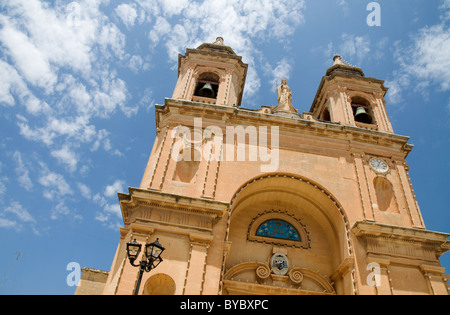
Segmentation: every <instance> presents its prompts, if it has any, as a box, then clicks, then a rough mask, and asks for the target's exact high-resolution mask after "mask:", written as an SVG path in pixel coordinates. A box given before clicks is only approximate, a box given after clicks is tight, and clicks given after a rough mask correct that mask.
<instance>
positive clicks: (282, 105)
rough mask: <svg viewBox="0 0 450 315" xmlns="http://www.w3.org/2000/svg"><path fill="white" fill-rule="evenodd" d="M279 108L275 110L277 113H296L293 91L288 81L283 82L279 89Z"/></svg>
mask: <svg viewBox="0 0 450 315" xmlns="http://www.w3.org/2000/svg"><path fill="white" fill-rule="evenodd" d="M277 95H278V106H277V107H276V108H275V110H274V111H275V112H277V111H283V112H296V110H295V108H294V106H293V105H292V91H291V89H290V88H289V86H288V85H287V80H286V79H283V80H281V85H280V86H279V87H277Z"/></svg>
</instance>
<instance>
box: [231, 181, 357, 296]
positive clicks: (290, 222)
mask: <svg viewBox="0 0 450 315" xmlns="http://www.w3.org/2000/svg"><path fill="white" fill-rule="evenodd" d="M228 215H229V217H228V225H227V236H226V241H227V242H228V244H230V250H229V252H228V255H227V256H226V258H225V260H224V274H223V283H224V286H223V293H224V294H246V293H250V294H255V293H263V294H335V293H336V292H337V291H339V289H336V285H335V284H334V282H335V281H336V279H334V277H335V276H336V275H335V271H336V269H337V268H338V267H339V266H340V265H341V264H342V262H343V261H344V259H345V258H348V257H350V256H352V252H351V248H352V247H351V245H350V236H349V223H348V220H347V217H346V215H345V213H344V211H343V209H342V207H341V205H340V204H339V202H338V201H337V200H336V199H335V198H334V197H333V196H332V195H331V193H330V192H328V191H327V190H326V189H324V188H323V187H321V186H320V185H318V184H317V183H314V182H312V181H310V180H308V179H306V178H302V177H300V176H297V175H291V174H270V175H264V176H261V177H258V178H255V179H253V180H251V181H249V182H247V183H246V184H244V185H243V186H241V188H240V189H239V190H238V191H237V192H236V194H235V195H234V197H233V199H232V201H231V203H230V208H229V213H228ZM338 281H339V279H338ZM337 293H339V292H337Z"/></svg>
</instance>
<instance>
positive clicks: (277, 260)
mask: <svg viewBox="0 0 450 315" xmlns="http://www.w3.org/2000/svg"><path fill="white" fill-rule="evenodd" d="M270 266H271V268H272V272H273V273H274V274H276V275H280V276H284V275H285V274H287V272H288V269H289V262H288V259H287V256H286V255H285V254H283V253H275V254H274V255H273V256H272V259H271V261H270Z"/></svg>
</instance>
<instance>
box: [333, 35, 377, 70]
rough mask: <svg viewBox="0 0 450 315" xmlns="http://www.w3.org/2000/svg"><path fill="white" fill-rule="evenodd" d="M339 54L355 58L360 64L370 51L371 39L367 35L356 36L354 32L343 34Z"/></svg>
mask: <svg viewBox="0 0 450 315" xmlns="http://www.w3.org/2000/svg"><path fill="white" fill-rule="evenodd" d="M341 40H342V42H341V44H340V46H339V54H341V55H342V56H343V57H344V58H347V59H351V60H355V61H356V62H357V63H358V64H359V65H360V64H361V63H362V62H363V61H364V60H365V59H366V58H367V55H368V54H369V53H370V51H371V49H370V39H369V37H368V36H367V35H366V36H355V35H352V34H342V36H341Z"/></svg>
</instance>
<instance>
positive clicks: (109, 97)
mask: <svg viewBox="0 0 450 315" xmlns="http://www.w3.org/2000/svg"><path fill="white" fill-rule="evenodd" d="M103 3H106V2H105V1H87V0H82V1H79V2H71V3H69V4H68V5H65V4H63V3H62V2H57V3H56V4H54V5H53V7H50V6H49V5H48V4H46V3H44V2H41V1H39V0H5V1H4V2H3V3H2V7H3V9H4V10H3V11H2V12H1V13H0V26H1V27H0V48H1V52H2V53H4V56H3V58H2V59H3V60H0V71H1V72H2V73H4V75H2V76H1V78H0V103H1V104H3V105H7V106H14V105H16V98H17V99H18V100H19V101H20V103H21V104H24V105H25V107H26V110H27V114H31V115H33V116H40V118H41V119H39V120H37V119H34V118H35V117H29V116H28V115H27V114H25V113H20V114H18V116H17V118H18V121H17V124H18V126H19V128H20V133H21V135H23V136H24V137H25V138H27V139H29V140H33V141H38V142H42V143H44V144H46V145H48V146H51V145H53V144H55V142H56V143H58V144H59V145H62V144H64V143H67V141H68V140H74V141H76V142H78V143H79V144H83V143H89V142H91V141H94V140H95V139H97V137H96V133H97V132H98V131H97V130H96V128H95V126H94V125H93V124H92V122H91V121H92V118H94V117H101V118H105V119H107V118H109V117H110V115H111V114H113V113H114V112H116V111H117V110H118V109H120V110H122V111H123V112H124V113H125V114H126V115H127V116H131V115H133V114H135V113H136V112H137V107H136V106H133V107H128V106H127V105H126V101H127V98H128V91H127V86H126V84H125V82H124V81H123V80H122V79H120V78H119V77H118V75H117V73H116V71H114V70H111V68H112V67H111V65H110V62H111V61H114V62H121V61H122V60H124V59H125V58H128V57H127V55H126V54H125V51H124V47H125V37H124V35H123V34H122V33H121V32H120V30H119V29H118V27H117V26H116V25H114V24H113V23H111V22H110V21H109V18H108V17H107V16H106V15H104V14H103V13H102V12H101V11H100V5H102V4H103ZM136 58H137V57H136ZM136 58H134V59H133V64H134V65H135V66H136V65H137V61H138V59H136ZM31 91H34V93H36V94H34V93H32V92H31ZM38 94H44V95H42V96H43V99H39V98H38V97H36V95H38ZM40 96H41V95H40ZM44 99H45V101H44ZM72 149H73V148H72ZM52 151H53V155H55V156H57V157H59V158H60V159H61V160H64V161H65V162H68V163H69V166H70V167H71V168H72V169H73V168H74V160H73V159H71V160H69V159H67V158H68V156H67V155H65V156H62V153H64V152H63V151H59V152H58V151H55V150H54V149H53V150H52ZM65 151H66V152H67V150H65Z"/></svg>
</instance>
